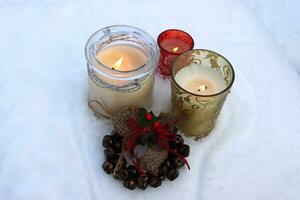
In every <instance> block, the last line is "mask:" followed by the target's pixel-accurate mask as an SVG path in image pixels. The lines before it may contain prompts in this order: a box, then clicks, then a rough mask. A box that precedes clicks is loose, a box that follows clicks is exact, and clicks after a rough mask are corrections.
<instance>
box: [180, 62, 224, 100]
mask: <svg viewBox="0 0 300 200" xmlns="http://www.w3.org/2000/svg"><path fill="white" fill-rule="evenodd" d="M175 81H176V82H177V83H178V84H179V85H180V86H181V87H182V88H183V89H185V90H187V91H189V92H191V93H193V94H197V95H212V94H216V93H218V92H221V91H222V90H224V89H225V88H226V82H225V80H224V78H223V77H222V76H221V75H220V74H219V73H218V72H217V71H215V70H213V69H212V68H210V67H199V66H197V65H190V66H187V67H184V68H182V69H181V70H179V71H178V72H177V73H176V75H175Z"/></svg>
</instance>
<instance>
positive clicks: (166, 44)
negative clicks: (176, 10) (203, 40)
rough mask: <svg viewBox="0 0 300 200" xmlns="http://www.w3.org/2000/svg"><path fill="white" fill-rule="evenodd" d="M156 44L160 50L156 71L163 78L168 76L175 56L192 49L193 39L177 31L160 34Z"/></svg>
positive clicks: (171, 30) (172, 30)
mask: <svg viewBox="0 0 300 200" xmlns="http://www.w3.org/2000/svg"><path fill="white" fill-rule="evenodd" d="M157 43H158V46H159V48H160V60H159V63H158V70H159V72H160V74H162V75H163V77H168V76H170V68H171V65H172V64H173V61H174V60H175V59H176V57H177V56H179V55H181V54H182V53H184V52H187V51H189V50H192V49H193V47H194V41H193V38H192V37H191V36H190V35H189V34H188V33H186V32H184V31H182V30H177V29H170V30H166V31H164V32H162V33H161V34H160V35H159V36H158V38H157Z"/></svg>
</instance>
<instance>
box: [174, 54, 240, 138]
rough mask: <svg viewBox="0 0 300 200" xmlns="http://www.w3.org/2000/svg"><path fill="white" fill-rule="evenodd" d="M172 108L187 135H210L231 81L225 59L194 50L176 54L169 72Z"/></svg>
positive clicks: (232, 75) (196, 136)
mask: <svg viewBox="0 0 300 200" xmlns="http://www.w3.org/2000/svg"><path fill="white" fill-rule="evenodd" d="M171 77H172V81H171V89H172V110H173V111H174V114H175V116H176V117H177V118H178V124H177V126H178V128H179V129H180V130H181V131H183V132H184V133H185V135H186V136H192V137H195V138H200V137H203V136H206V135H207V134H209V132H210V131H211V130H212V129H213V127H214V125H215V121H216V119H217V117H218V115H219V113H220V111H221V109H222V107H223V104H224V102H225V99H226V97H227V95H228V93H229V91H230V88H231V86H232V84H233V81H234V70H233V68H232V66H231V64H230V63H229V62H228V61H227V59H226V58H224V57H223V56H221V55H220V54H218V53H215V52H213V51H209V50H201V49H195V50H192V51H189V52H186V53H184V54H182V55H181V56H179V57H178V58H177V59H176V61H175V63H174V65H173V67H172V73H171Z"/></svg>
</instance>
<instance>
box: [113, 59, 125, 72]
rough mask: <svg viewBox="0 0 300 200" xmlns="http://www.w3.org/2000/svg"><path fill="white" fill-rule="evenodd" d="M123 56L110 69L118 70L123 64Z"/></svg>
mask: <svg viewBox="0 0 300 200" xmlns="http://www.w3.org/2000/svg"><path fill="white" fill-rule="evenodd" d="M123 60H124V56H122V57H121V58H119V60H118V61H117V62H116V63H115V64H114V65H113V66H112V69H115V70H119V68H120V66H121V64H122V63H123Z"/></svg>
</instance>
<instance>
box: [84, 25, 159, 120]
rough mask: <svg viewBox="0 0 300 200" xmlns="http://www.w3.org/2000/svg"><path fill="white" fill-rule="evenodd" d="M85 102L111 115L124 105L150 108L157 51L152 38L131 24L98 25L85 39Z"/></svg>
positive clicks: (98, 113)
mask: <svg viewBox="0 0 300 200" xmlns="http://www.w3.org/2000/svg"><path fill="white" fill-rule="evenodd" d="M85 55H86V59H87V66H88V76H89V103H88V105H89V106H90V108H91V109H92V110H93V111H94V113H95V114H96V115H97V116H104V117H107V118H112V117H113V116H114V115H115V114H116V113H117V112H118V111H119V110H120V109H122V108H123V107H126V106H138V107H145V108H150V106H151V104H152V91H153V87H154V79H155V75H154V70H155V67H156V65H157V62H158V58H159V52H158V47H157V45H156V43H155V40H154V39H153V38H152V37H151V36H150V35H149V34H148V33H146V32H144V31H143V30H141V29H138V28H136V27H132V26H126V25H118V26H110V27H105V28H103V29H100V30H99V31H97V32H96V33H94V34H93V35H92V36H91V37H90V38H89V40H88V41H87V44H86V48H85Z"/></svg>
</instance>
